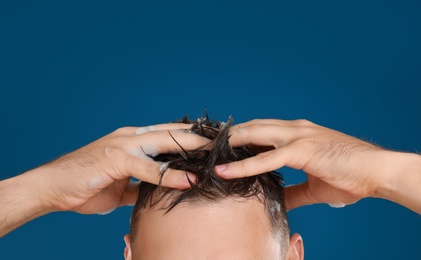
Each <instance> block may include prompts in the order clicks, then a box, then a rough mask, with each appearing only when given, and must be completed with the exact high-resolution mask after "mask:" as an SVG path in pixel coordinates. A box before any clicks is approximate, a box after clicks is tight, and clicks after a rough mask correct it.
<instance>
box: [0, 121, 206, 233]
mask: <svg viewBox="0 0 421 260" xmlns="http://www.w3.org/2000/svg"><path fill="white" fill-rule="evenodd" d="M188 128H190V125H186V124H164V125H156V126H150V127H147V128H138V127H124V128H120V129H118V130H116V131H114V132H112V133H110V134H109V135H106V136H104V137H102V138H100V139H98V140H96V141H94V142H92V143H90V144H88V145H86V146H85V147H82V148H80V149H78V150H76V151H74V152H72V153H69V154H67V155H65V156H63V157H60V158H59V159H57V160H55V161H53V162H51V163H48V164H45V165H43V166H41V167H38V168H36V169H34V170H31V171H29V172H26V173H24V174H22V175H19V176H16V177H14V178H10V179H7V180H4V181H1V182H0V237H3V236H4V235H6V234H7V233H8V232H10V231H12V230H13V229H15V228H17V227H19V226H21V225H23V224H24V223H26V222H28V221H30V220H32V219H34V218H36V217H39V216H42V215H45V214H47V213H50V212H54V211H74V212H78V213H82V214H98V213H106V212H110V211H112V210H114V209H115V208H116V207H119V206H124V205H133V204H134V203H135V202H136V200H137V190H136V184H137V183H133V182H130V177H131V176H133V177H135V178H137V179H139V180H143V181H146V182H150V183H155V184H158V181H159V172H160V168H161V167H162V164H160V163H158V162H155V161H153V160H152V159H150V158H148V157H147V156H146V155H145V153H144V151H147V150H149V151H152V152H153V153H167V152H172V151H174V152H175V151H179V150H180V148H179V146H178V145H177V144H175V142H174V140H173V139H172V137H171V135H172V136H173V137H174V138H176V139H177V140H178V142H179V143H180V144H181V145H183V147H185V148H186V149H192V148H195V147H197V146H199V145H205V144H207V143H208V140H207V139H205V138H202V137H199V136H197V135H194V134H189V133H186V132H185V131H183V129H188ZM180 129H181V130H180ZM139 130H140V131H139ZM170 134H171V135H170ZM186 174H188V176H189V178H190V179H191V180H193V181H194V180H195V178H196V177H195V175H193V174H192V173H186V172H184V171H176V170H173V169H168V171H167V174H165V177H164V179H163V182H162V185H163V186H167V187H173V188H179V189H185V188H188V187H190V185H189V183H188V181H187V178H186Z"/></svg>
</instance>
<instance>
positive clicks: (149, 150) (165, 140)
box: [132, 130, 211, 156]
mask: <svg viewBox="0 0 421 260" xmlns="http://www.w3.org/2000/svg"><path fill="white" fill-rule="evenodd" d="M132 138H133V141H132V145H133V149H134V150H132V151H133V152H134V153H135V154H139V153H140V154H142V153H143V154H146V155H150V156H156V155H158V154H162V153H172V152H179V151H183V150H193V149H197V148H198V147H201V146H207V145H209V144H210V143H211V141H210V140H209V139H207V138H205V137H202V136H199V135H196V134H192V133H186V132H183V131H167V130H162V131H154V132H149V133H145V134H142V135H139V136H134V137H132Z"/></svg>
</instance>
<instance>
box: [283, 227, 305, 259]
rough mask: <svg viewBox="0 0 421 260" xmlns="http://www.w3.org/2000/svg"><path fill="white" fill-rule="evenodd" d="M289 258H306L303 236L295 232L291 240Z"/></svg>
mask: <svg viewBox="0 0 421 260" xmlns="http://www.w3.org/2000/svg"><path fill="white" fill-rule="evenodd" d="M286 259H287V260H303V259H304V243H303V238H302V237H301V236H300V235H299V234H297V233H295V234H294V235H292V237H291V239H290V241H289V248H288V252H287V257H286Z"/></svg>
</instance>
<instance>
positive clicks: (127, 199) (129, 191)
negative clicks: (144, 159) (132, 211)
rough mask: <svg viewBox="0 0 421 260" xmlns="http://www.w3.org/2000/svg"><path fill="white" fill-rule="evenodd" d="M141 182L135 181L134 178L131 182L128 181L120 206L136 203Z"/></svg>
mask: <svg viewBox="0 0 421 260" xmlns="http://www.w3.org/2000/svg"><path fill="white" fill-rule="evenodd" d="M139 184H140V181H133V180H130V181H129V183H127V185H126V188H125V190H124V193H123V196H122V198H121V201H120V205H119V206H120V207H121V206H133V205H134V204H136V201H137V194H138V188H139Z"/></svg>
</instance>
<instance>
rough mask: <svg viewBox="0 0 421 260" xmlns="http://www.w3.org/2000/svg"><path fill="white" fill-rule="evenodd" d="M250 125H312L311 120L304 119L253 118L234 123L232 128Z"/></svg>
mask: <svg viewBox="0 0 421 260" xmlns="http://www.w3.org/2000/svg"><path fill="white" fill-rule="evenodd" d="M251 125H277V126H295V127H297V126H312V125H314V124H313V123H312V122H310V121H308V120H306V119H295V120H281V119H253V120H250V121H248V122H245V123H240V124H236V125H234V126H233V128H241V127H247V126H251Z"/></svg>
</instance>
